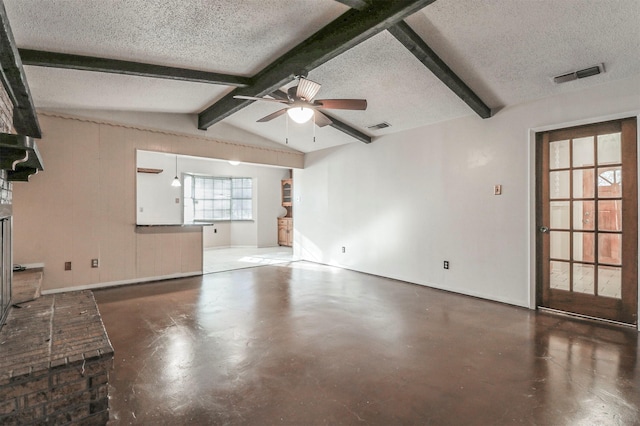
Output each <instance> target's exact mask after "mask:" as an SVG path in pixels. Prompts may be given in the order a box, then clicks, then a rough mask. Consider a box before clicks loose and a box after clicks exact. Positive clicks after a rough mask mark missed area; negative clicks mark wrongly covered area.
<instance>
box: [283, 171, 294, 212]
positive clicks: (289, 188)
mask: <svg viewBox="0 0 640 426" xmlns="http://www.w3.org/2000/svg"><path fill="white" fill-rule="evenodd" d="M292 205H293V180H292V179H283V180H282V206H283V207H291V206H292ZM287 210H288V209H287Z"/></svg>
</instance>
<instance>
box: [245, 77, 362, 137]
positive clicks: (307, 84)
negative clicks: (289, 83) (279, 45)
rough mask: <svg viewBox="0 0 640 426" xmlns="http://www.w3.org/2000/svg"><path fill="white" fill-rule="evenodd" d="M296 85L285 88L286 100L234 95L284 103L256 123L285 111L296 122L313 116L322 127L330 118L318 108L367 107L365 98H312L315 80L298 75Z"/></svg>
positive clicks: (316, 90)
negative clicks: (283, 106) (284, 106)
mask: <svg viewBox="0 0 640 426" xmlns="http://www.w3.org/2000/svg"><path fill="white" fill-rule="evenodd" d="M297 78H298V85H297V86H293V87H290V88H289V90H287V98H288V99H287V100H285V99H272V98H258V97H254V96H242V95H236V96H234V98H236V99H249V100H253V101H267V102H277V103H281V104H286V105H287V107H286V108H282V109H281V110H278V111H276V112H274V113H272V114H269V115H267V116H265V117H262V118H261V119H259V120H257V122H258V123H264V122H266V121H270V120H273V119H274V118H276V117H280V116H281V115H283V114H284V113H287V114H288V115H289V117H291V119H292V120H293V121H295V122H297V123H306V122H307V121H309V120H310V119H311V117H312V116H313V117H314V119H315V120H314V121H315V124H316V125H317V126H318V127H324V126H326V125H329V124H331V123H332V121H331V119H330V118H329V117H327V116H326V115H325V114H323V113H322V112H321V111H319V110H320V109H348V110H365V109H367V100H366V99H318V100H314V98H315V96H316V95H317V94H318V91H319V90H320V87H321V85H320V84H319V83H316V82H315V81H311V80H308V79H306V78H305V77H303V76H299V77H297Z"/></svg>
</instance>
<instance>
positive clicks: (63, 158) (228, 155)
mask: <svg viewBox="0 0 640 426" xmlns="http://www.w3.org/2000/svg"><path fill="white" fill-rule="evenodd" d="M39 120H40V125H41V127H42V133H43V138H42V139H41V140H40V141H38V148H39V149H40V152H41V154H42V157H43V162H44V167H45V171H44V172H41V173H39V174H37V175H35V176H32V177H31V179H30V182H29V183H28V184H27V183H24V184H23V183H16V184H15V185H14V191H13V192H14V194H13V203H14V214H15V221H14V261H15V262H16V263H22V264H29V263H44V264H45V267H44V280H43V291H45V292H46V291H58V290H64V289H70V288H91V287H94V286H99V285H109V284H118V283H128V282H138V281H145V280H150V279H154V278H168V277H177V276H185V275H192V274H198V273H200V272H201V271H202V230H201V228H199V227H197V228H181V227H169V228H140V227H136V225H135V223H136V194H135V187H136V185H135V179H136V161H135V153H136V149H143V150H149V151H160V152H171V153H177V154H185V155H193V156H201V157H209V158H220V159H235V160H240V161H245V162H253V163H259V164H272V165H280V166H285V167H294V168H295V167H301V166H302V162H303V157H302V154H299V153H291V152H285V151H278V150H276V149H264V148H255V147H252V146H248V145H239V144H232V143H226V142H221V141H216V140H213V139H205V138H199V137H195V136H188V135H179V134H171V133H168V132H159V131H154V130H150V129H142V128H134V127H130V126H123V125H118V124H114V123H105V122H99V121H93V120H85V119H77V118H73V117H67V116H59V115H52V114H42V113H41V114H39ZM91 259H99V260H100V266H99V267H98V268H92V267H91ZM65 262H72V269H71V270H70V271H65V269H64V264H65Z"/></svg>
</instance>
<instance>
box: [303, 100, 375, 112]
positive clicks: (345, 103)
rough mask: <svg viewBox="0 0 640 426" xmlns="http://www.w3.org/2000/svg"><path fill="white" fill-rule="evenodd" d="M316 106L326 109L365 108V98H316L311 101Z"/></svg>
mask: <svg viewBox="0 0 640 426" xmlns="http://www.w3.org/2000/svg"><path fill="white" fill-rule="evenodd" d="M313 105H315V106H317V107H318V108H326V109H353V110H365V109H367V100H366V99H318V100H317V101H315V102H314V103H313Z"/></svg>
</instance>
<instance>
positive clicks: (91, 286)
mask: <svg viewBox="0 0 640 426" xmlns="http://www.w3.org/2000/svg"><path fill="white" fill-rule="evenodd" d="M200 275H202V271H193V272H181V273H177V274H169V275H161V276H157V277H146V278H134V279H132V280H121V281H109V282H106V283H95V284H86V285H79V286H74V287H64V288H54V289H50V290H42V294H44V295H46V294H56V293H66V292H69V291H79V290H96V289H100V288H108V287H117V286H122V285H129V284H142V283H148V282H151V281H162V280H172V279H175V278H186V277H195V276H200Z"/></svg>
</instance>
